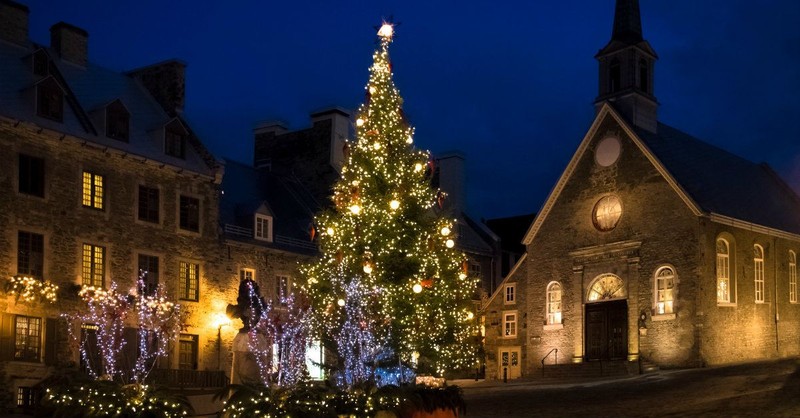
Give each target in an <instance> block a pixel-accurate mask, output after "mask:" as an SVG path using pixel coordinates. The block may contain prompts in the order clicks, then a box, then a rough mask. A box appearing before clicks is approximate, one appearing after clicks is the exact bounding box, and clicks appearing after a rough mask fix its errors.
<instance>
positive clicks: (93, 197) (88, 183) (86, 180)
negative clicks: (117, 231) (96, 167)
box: [83, 171, 103, 210]
mask: <svg viewBox="0 0 800 418" xmlns="http://www.w3.org/2000/svg"><path fill="white" fill-rule="evenodd" d="M83 207H85V208H92V209H100V210H103V176H101V175H99V174H93V173H90V172H88V171H84V172H83Z"/></svg>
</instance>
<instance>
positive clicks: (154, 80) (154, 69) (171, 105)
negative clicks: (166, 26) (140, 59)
mask: <svg viewBox="0 0 800 418" xmlns="http://www.w3.org/2000/svg"><path fill="white" fill-rule="evenodd" d="M185 72H186V64H185V63H183V62H181V61H178V60H169V61H164V62H160V63H158V64H153V65H149V66H147V67H143V68H138V69H136V70H132V71H128V73H127V74H128V75H129V76H131V77H133V78H135V79H136V80H138V81H139V82H140V83H142V85H143V86H144V88H146V89H147V91H149V92H150V94H151V95H152V96H153V98H154V99H156V101H157V102H158V104H160V105H161V107H162V108H164V111H165V112H167V114H169V115H170V116H177V115H178V114H181V113H183V105H184V101H185V98H186V83H185V81H186V80H185V76H184V75H185Z"/></svg>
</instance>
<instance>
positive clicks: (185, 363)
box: [178, 334, 198, 370]
mask: <svg viewBox="0 0 800 418" xmlns="http://www.w3.org/2000/svg"><path fill="white" fill-rule="evenodd" d="M197 339H198V336H197V335H193V334H181V336H180V340H179V341H178V369H181V370H197Z"/></svg>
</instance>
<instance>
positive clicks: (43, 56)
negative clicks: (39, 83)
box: [32, 49, 50, 76]
mask: <svg viewBox="0 0 800 418" xmlns="http://www.w3.org/2000/svg"><path fill="white" fill-rule="evenodd" d="M32 61H33V73H34V74H36V75H40V76H47V75H49V74H50V59H49V58H48V56H47V53H46V52H44V50H42V49H39V50H37V51H36V52H34V53H33V59H32Z"/></svg>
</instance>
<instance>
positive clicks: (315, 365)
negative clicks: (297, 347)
mask: <svg viewBox="0 0 800 418" xmlns="http://www.w3.org/2000/svg"><path fill="white" fill-rule="evenodd" d="M324 361H325V350H323V349H322V344H321V343H320V342H319V341H312V342H311V344H309V346H308V349H307V350H306V368H307V369H308V377H310V378H311V380H323V379H325V372H324V371H323V368H322V365H323V364H324Z"/></svg>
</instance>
